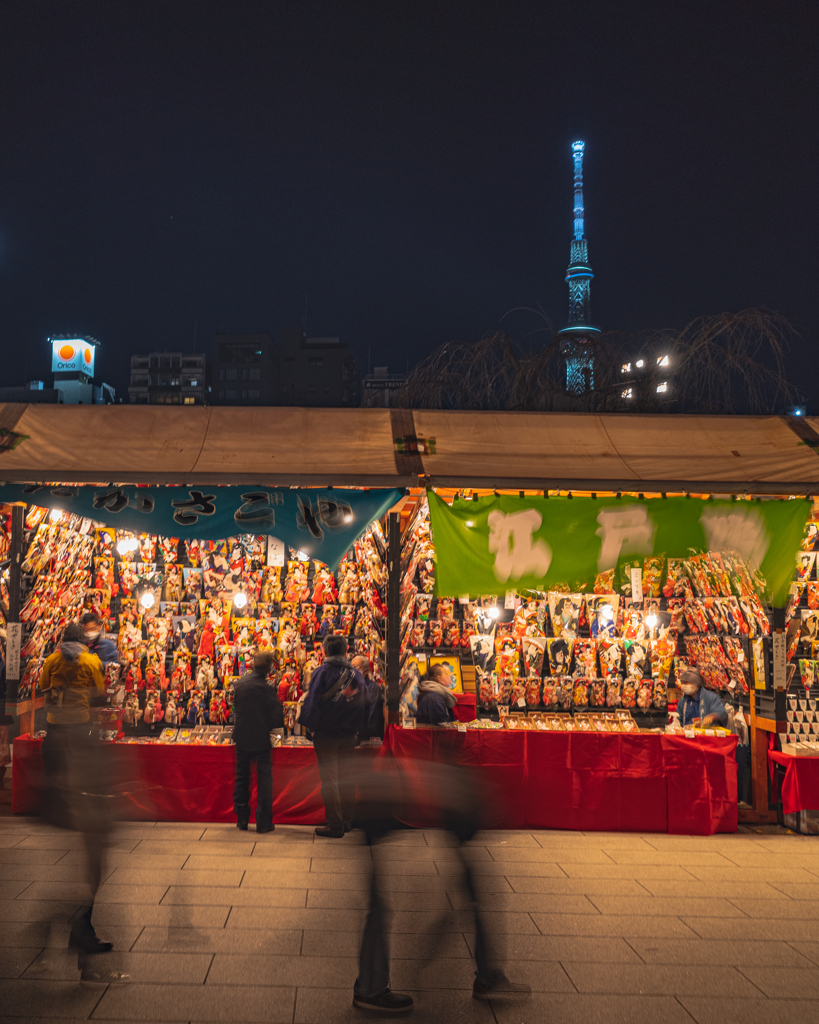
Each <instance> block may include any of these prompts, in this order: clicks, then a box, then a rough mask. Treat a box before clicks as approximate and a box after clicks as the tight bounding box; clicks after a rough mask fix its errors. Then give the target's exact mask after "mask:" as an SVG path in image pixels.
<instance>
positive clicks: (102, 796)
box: [39, 623, 128, 981]
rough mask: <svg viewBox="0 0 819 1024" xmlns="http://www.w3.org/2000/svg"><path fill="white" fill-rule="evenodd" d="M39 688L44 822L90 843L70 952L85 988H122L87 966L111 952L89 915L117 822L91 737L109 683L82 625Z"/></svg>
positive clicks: (46, 665) (107, 770)
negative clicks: (89, 984)
mask: <svg viewBox="0 0 819 1024" xmlns="http://www.w3.org/2000/svg"><path fill="white" fill-rule="evenodd" d="M39 686H40V689H41V690H42V692H43V693H44V694H45V705H46V710H47V715H46V719H47V730H46V737H45V740H44V741H43V766H44V769H45V792H44V799H43V816H44V818H45V819H46V820H47V821H48V822H49V823H50V824H52V825H56V826H58V827H60V828H68V829H73V830H74V831H76V832H79V833H81V834H82V837H83V840H84V843H85V853H86V865H87V883H88V892H87V897H86V900H85V904H84V906H83V908H82V912H81V913H80V915H79V916H78V917H76V918H75V920H74V923H73V925H72V928H71V934H70V936H69V940H68V944H69V947H70V948H71V949H76V950H77V954H78V956H77V963H78V966H79V968H80V970H81V971H82V978H83V980H85V981H121V980H125V979H126V978H127V977H128V976H127V975H124V974H121V973H119V972H117V971H105V970H100V969H98V968H95V967H94V961H92V960H90V959H89V958H88V957H89V954H93V953H107V952H108V951H109V950H111V949H112V948H113V944H112V943H110V942H103V941H102V940H100V939H99V938H98V937H97V933H96V931H95V930H94V926H93V924H92V923H91V915H92V913H93V909H94V899H95V898H96V895H97V890H98V889H99V887H100V883H101V881H102V872H103V857H104V851H105V847H106V845H107V843H108V839H109V836H110V833H111V831H112V829H113V825H114V815H113V806H112V805H113V797H112V793H111V791H110V786H109V783H110V779H111V770H112V769H111V765H110V764H108V763H106V762H107V759H106V757H105V750H104V745H103V744H102V743H100V742H99V741H98V740H97V739H95V738H93V737H92V735H91V729H92V722H91V708H92V707H95V706H98V705H101V704H103V703H104V702H105V679H104V676H103V670H102V663H101V662H100V659H99V658H98V657H97V655H95V654H91V653H90V652H89V650H88V646H87V643H86V637H85V632H84V630H83V628H82V626H80V625H79V624H78V623H71V624H70V625H68V626H66V627H65V629H64V630H63V635H62V642H61V643H60V645H59V648H58V649H57V650H56V651H55V652H54V653H53V654H50V655H49V656H48V657H47V658H46V659H45V661H44V662H43V667H42V673H41V675H40V682H39Z"/></svg>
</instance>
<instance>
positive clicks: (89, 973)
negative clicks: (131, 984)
mask: <svg viewBox="0 0 819 1024" xmlns="http://www.w3.org/2000/svg"><path fill="white" fill-rule="evenodd" d="M130 980H131V975H130V974H123V973H122V971H105V970H97V969H95V968H92V967H83V969H82V973H81V974H80V981H85V982H89V981H90V982H96V983H97V984H99V985H111V984H112V983H116V982H121V981H130Z"/></svg>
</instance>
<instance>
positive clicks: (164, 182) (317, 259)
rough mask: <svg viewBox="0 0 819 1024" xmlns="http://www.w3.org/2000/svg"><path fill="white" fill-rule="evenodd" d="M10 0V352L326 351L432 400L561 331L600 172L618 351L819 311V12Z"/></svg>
mask: <svg viewBox="0 0 819 1024" xmlns="http://www.w3.org/2000/svg"><path fill="white" fill-rule="evenodd" d="M678 6H679V7H681V8H682V11H681V12H676V11H675V10H674V7H673V6H672V5H670V4H655V5H649V4H646V3H644V2H643V3H640V4H639V5H638V4H629V3H628V2H623V3H618V4H613V3H602V2H595V0H588V2H586V3H573V4H549V3H545V2H543V0H539V2H532V3H527V2H519V0H518V2H516V0H497V2H472V3H466V2H462V3H448V2H446V0H436V2H426V0H411V2H404V0H377V2H352V0H347V2H342V3H335V2H314V0H301V2H297V3H292V2H288V0H249V2H246V0H223V2H221V3H213V2H205V0H199V2H193V3H189V2H183V0H155V2H151V0H142V2H131V0H102V2H88V0H57V2H47V0H4V3H3V5H2V10H1V11H0V141H1V142H2V145H1V146H0V344H2V354H3V364H4V367H5V371H6V372H5V373H4V374H3V380H4V383H5V384H6V385H22V384H23V383H24V382H25V380H27V379H31V378H40V379H44V380H46V381H47V382H50V379H51V375H50V351H49V349H48V347H47V345H46V337H47V336H48V335H49V334H57V333H72V332H77V333H88V334H91V335H93V336H94V337H96V338H98V339H99V340H100V342H101V343H102V348H101V350H100V352H99V353H98V360H97V366H98V370H99V373H98V378H102V379H104V380H106V381H109V382H110V383H112V384H114V386H115V387H116V388H117V390H118V393H119V394H120V395H122V396H123V397H124V398H125V400H126V401H127V391H126V390H125V389H127V385H128V364H129V358H130V355H131V354H132V353H137V352H147V351H149V350H156V349H166V348H167V349H172V350H178V349H181V350H183V351H193V349H194V343H196V345H197V350H198V351H202V350H203V349H205V350H206V351H209V349H210V345H211V342H212V338H213V335H214V333H215V332H216V331H217V330H225V331H257V330H266V331H270V332H272V333H278V332H279V331H280V330H281V328H282V327H285V326H287V325H292V324H300V323H302V322H304V325H305V327H306V330H307V333H308V334H310V335H312V336H324V335H337V336H339V337H340V338H341V339H342V340H343V341H346V342H348V343H349V344H350V345H351V347H352V348H353V350H354V351H355V353H356V355H357V357H358V359H359V366H360V368H361V370H362V373H363V372H366V368H367V363H368V358H369V360H370V362H371V364H372V365H373V366H374V365H384V364H387V365H389V367H390V370H391V371H397V370H403V369H405V367H406V365H407V360H409V363H410V365H412V364H413V363H415V362H416V361H417V360H418V359H419V358H421V357H423V356H425V355H427V354H429V353H430V352H431V351H432V350H433V349H434V348H436V347H437V346H439V345H440V344H442V343H443V342H446V341H450V340H454V339H459V340H462V339H477V338H479V337H480V336H481V335H482V334H484V333H485V332H487V331H494V330H498V329H501V328H504V327H505V328H507V329H509V330H510V331H511V332H512V333H513V334H514V336H515V337H516V338H518V339H519V340H521V341H526V342H527V343H528V344H536V343H537V342H538V340H539V337H542V335H541V336H539V335H537V334H533V333H532V332H535V331H537V330H538V329H539V328H541V327H542V326H543V323H542V321H540V320H538V318H536V317H533V316H532V315H529V314H520V313H516V314H513V315H511V316H505V314H507V313H508V311H510V310H512V309H514V308H515V307H521V306H524V307H530V306H538V305H539V306H541V307H542V308H543V310H544V311H545V313H546V314H547V315H548V317H550V318H551V319H552V321H553V322H554V323H555V324H556V325H557V326H558V327H561V326H563V324H564V323H565V318H566V314H567V305H568V301H567V289H566V285H565V283H564V281H563V276H564V274H565V268H566V265H567V262H568V255H569V240H570V237H571V226H572V210H571V207H572V167H571V158H570V143H571V142H572V141H573V140H574V139H584V140H585V142H586V167H585V170H586V234H587V237H588V239H589V251H590V258H591V264H592V267H593V268H594V271H595V274H596V277H595V280H594V282H593V284H592V312H593V317H594V319H595V321H596V322H597V323H598V324H599V325H600V326H601V327H603V328H604V329H613V328H616V329H622V330H641V329H644V328H651V327H680V326H682V325H683V324H684V323H686V322H687V321H688V320H690V319H692V318H693V317H695V316H697V315H700V314H708V313H718V312H721V311H723V310H738V309H742V308H744V307H747V306H752V305H767V306H770V307H772V308H774V309H776V310H778V311H780V312H781V313H783V314H785V315H786V316H788V317H790V318H791V319H792V320H793V321H795V323H796V324H797V325H798V326H799V327H800V329H801V331H802V334H803V339H804V340H803V342H802V343H801V344H800V346H799V348H798V350H797V351H796V352H795V354H794V358H793V359H792V362H791V367H792V371H793V375H794V376H796V377H798V379H799V380H800V382H801V384H802V385H803V386H804V387H805V389H806V392H807V395H808V398H809V404H810V406H811V408H812V409H816V410H817V411H819V401H817V400H816V399H815V398H814V392H815V391H817V385H819V368H817V366H816V364H817V362H819V361H818V360H817V359H816V351H817V350H816V339H817V305H816V281H817V279H819V257H817V244H816V234H817V198H816V197H817V186H816V174H817V167H818V166H819V144H818V142H817V117H816V101H817V95H819V92H818V86H819V83H817V77H818V76H817V62H816V52H815V46H816V40H817V38H819V5H817V4H816V3H815V2H814V0H806V2H802V0H772V2H764V3H763V2H758V0H737V2H724V0H710V2H707V3H697V2H692V3H687V4H683V5H678Z"/></svg>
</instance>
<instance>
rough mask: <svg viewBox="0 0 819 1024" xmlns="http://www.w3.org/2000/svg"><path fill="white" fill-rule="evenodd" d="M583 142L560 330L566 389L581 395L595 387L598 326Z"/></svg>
mask: <svg viewBox="0 0 819 1024" xmlns="http://www.w3.org/2000/svg"><path fill="white" fill-rule="evenodd" d="M585 146H586V144H585V142H573V143H572V159H573V161H574V238H573V239H572V244H571V253H570V258H569V268H568V270H567V271H566V283H567V284H568V285H569V322H568V324H567V325H566V327H564V328H563V330H562V331H561V332H560V335H559V337H560V351H561V354H562V356H563V359H564V361H565V364H566V390H567V391H568V392H569V394H572V395H582V394H583V393H584V392H586V391H591V390H592V389H593V388H594V352H593V349H592V347H591V346H590V345H589V342H591V341H592V340H593V338H594V335H596V334H599V333H600V328H599V327H594V326H593V325H592V323H591V295H590V293H591V280H592V278H593V277H594V274H593V273H592V269H591V267H590V266H589V243H588V242H587V241H586V232H585V222H584V216H583V150H584V149H585Z"/></svg>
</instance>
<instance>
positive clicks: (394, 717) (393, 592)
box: [385, 512, 401, 725]
mask: <svg viewBox="0 0 819 1024" xmlns="http://www.w3.org/2000/svg"><path fill="white" fill-rule="evenodd" d="M385 667H386V676H387V678H386V682H387V721H388V722H389V723H390V724H391V725H397V724H398V705H399V702H400V696H401V695H400V692H399V687H400V675H401V517H400V515H399V514H398V513H397V512H391V513H390V515H389V518H388V520H387V657H386V666H385Z"/></svg>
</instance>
